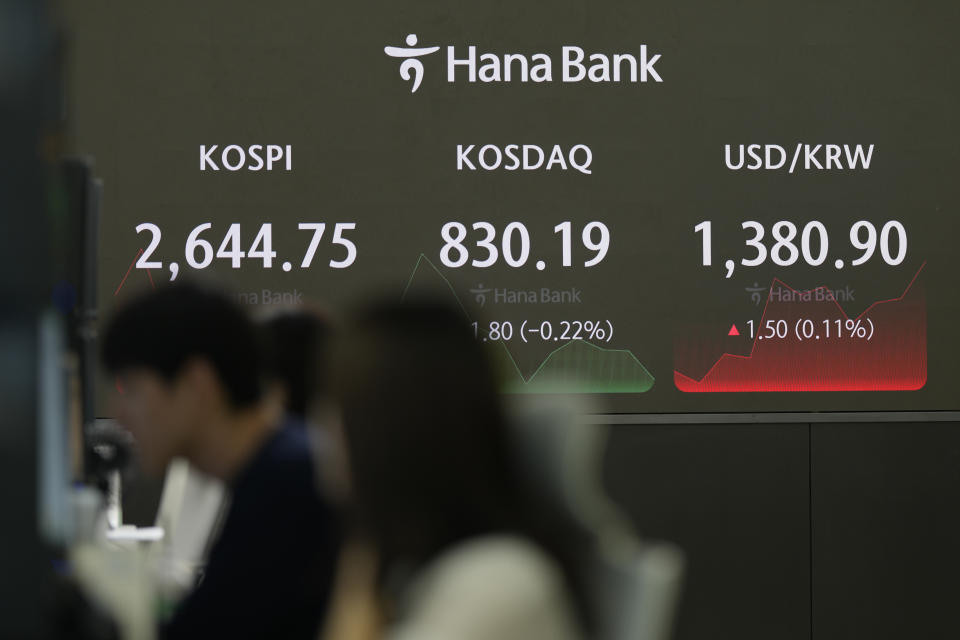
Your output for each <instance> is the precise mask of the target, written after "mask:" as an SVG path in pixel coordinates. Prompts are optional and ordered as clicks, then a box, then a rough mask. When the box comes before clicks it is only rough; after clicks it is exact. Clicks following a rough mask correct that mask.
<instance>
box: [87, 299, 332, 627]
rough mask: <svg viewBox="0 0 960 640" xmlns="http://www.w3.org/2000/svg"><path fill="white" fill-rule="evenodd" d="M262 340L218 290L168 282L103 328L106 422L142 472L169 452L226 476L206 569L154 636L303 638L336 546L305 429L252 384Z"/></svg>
mask: <svg viewBox="0 0 960 640" xmlns="http://www.w3.org/2000/svg"><path fill="white" fill-rule="evenodd" d="M265 359H266V354H265V353H264V347H263V340H262V335H261V334H260V333H258V330H257V328H256V327H255V325H254V324H253V323H252V321H251V320H250V319H249V318H248V317H247V316H246V314H245V313H244V312H243V311H242V310H241V309H240V308H239V307H238V306H236V305H235V304H234V303H233V302H231V301H230V300H229V298H228V297H227V296H226V295H224V294H222V293H219V292H216V291H213V290H211V289H207V288H204V287H201V286H198V285H195V284H189V283H178V284H176V285H170V286H167V287H164V288H161V289H158V290H157V291H155V292H149V293H147V294H145V295H142V296H141V297H139V298H137V299H135V300H133V301H132V302H131V303H129V304H128V305H126V306H125V307H123V308H121V309H120V310H119V311H118V312H117V314H116V315H115V316H114V318H113V319H112V320H111V322H110V323H109V324H108V326H107V328H106V331H105V333H104V336H103V361H104V364H105V365H106V367H107V369H109V370H110V371H111V372H112V373H113V374H115V375H116V377H117V385H118V391H120V393H119V395H117V396H116V416H117V420H118V421H119V422H120V423H121V424H122V425H124V426H125V427H126V428H128V429H129V430H130V431H131V433H132V434H133V436H134V438H135V440H136V442H137V445H138V452H139V454H140V456H141V458H142V462H143V466H144V468H145V470H147V471H148V472H153V473H161V472H162V471H163V470H164V468H165V467H166V466H167V464H168V463H169V462H170V461H171V460H172V459H173V458H174V457H182V458H184V459H186V460H187V461H188V462H189V463H190V464H191V465H193V466H194V467H196V468H197V469H199V470H200V471H202V472H204V473H206V474H209V475H210V476H213V477H215V478H218V479H220V480H222V481H224V482H225V483H226V484H227V486H228V487H229V489H230V491H231V503H230V506H229V510H228V512H227V514H226V517H225V519H224V523H223V526H222V529H221V531H220V534H219V536H218V537H217V539H216V541H215V542H214V544H213V547H212V549H211V551H210V555H209V559H208V562H207V565H206V571H205V573H204V576H203V579H202V580H201V582H200V583H199V585H198V586H196V588H195V589H194V590H193V591H192V592H191V593H190V594H188V595H187V596H186V597H185V598H184V600H183V601H182V602H181V603H180V604H179V606H178V607H177V608H176V609H175V611H174V612H173V615H172V618H171V619H170V620H169V621H168V622H167V623H166V624H164V625H163V626H162V628H161V637H164V638H171V639H176V638H220V637H224V638H226V637H229V638H312V637H315V634H316V629H317V628H318V627H319V625H320V624H321V623H322V618H323V615H324V613H325V608H326V605H327V600H328V596H329V593H330V587H331V582H332V577H333V575H334V566H335V560H336V555H337V553H338V551H337V539H338V536H337V533H336V527H335V523H334V518H333V515H332V511H331V509H330V508H329V507H328V506H327V505H326V504H325V503H324V501H323V500H322V499H321V498H320V497H319V494H318V492H317V490H316V488H315V473H314V466H313V462H312V460H311V456H310V451H309V445H308V442H307V438H306V430H305V429H304V428H303V427H302V426H300V425H298V424H297V421H296V420H295V419H293V418H289V417H285V416H284V412H283V407H282V402H281V401H280V400H279V399H278V398H277V397H275V396H273V395H270V394H265V393H264V391H263V380H262V377H263V374H264V363H265Z"/></svg>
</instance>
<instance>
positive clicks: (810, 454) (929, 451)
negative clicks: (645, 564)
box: [606, 423, 960, 640]
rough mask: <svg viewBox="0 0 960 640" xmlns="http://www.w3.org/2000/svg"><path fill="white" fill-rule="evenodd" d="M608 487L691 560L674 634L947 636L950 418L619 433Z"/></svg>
mask: <svg viewBox="0 0 960 640" xmlns="http://www.w3.org/2000/svg"><path fill="white" fill-rule="evenodd" d="M610 444H611V446H610V448H609V452H608V456H607V461H606V482H607V486H608V488H609V490H610V492H611V494H612V495H613V497H614V498H616V499H617V500H618V501H619V502H620V503H621V504H622V505H623V506H624V508H625V509H626V510H627V511H628V512H629V513H630V515H631V516H632V518H633V519H634V521H635V522H636V523H637V526H638V527H639V528H640V530H641V532H643V533H644V534H645V535H646V536H648V537H652V538H661V539H666V540H671V541H674V542H676V543H678V544H679V545H680V546H682V547H683V548H684V550H685V551H686V553H687V556H688V561H689V567H688V576H687V583H686V585H685V591H684V596H683V601H682V603H681V609H680V613H679V619H678V621H677V629H676V636H675V637H676V638H677V640H702V639H705V638H709V639H711V640H720V639H724V638H730V639H736V640H750V639H754V638H755V639H757V640H771V639H776V640H792V639H794V638H797V639H799V638H814V639H815V640H834V639H837V640H840V639H843V640H847V639H850V638H870V639H871V640H879V639H883V638H891V639H893V638H897V639H902V638H924V639H925V640H926V639H930V638H957V637H960V617H958V616H957V615H956V614H955V613H954V609H955V607H954V606H953V605H954V603H955V602H956V600H957V595H958V594H960V589H958V587H957V584H956V580H955V576H956V575H958V574H960V551H958V550H957V544H956V541H957V540H958V539H960V515H958V511H957V505H960V429H958V425H957V424H953V423H917V424H905V423H896V424H893V423H886V424H862V423H859V424H858V423H848V424H814V425H809V424H774V425H765V424H751V425H732V424H724V425H617V426H613V427H612V434H611V443H610Z"/></svg>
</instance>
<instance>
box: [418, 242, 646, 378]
mask: <svg viewBox="0 0 960 640" xmlns="http://www.w3.org/2000/svg"><path fill="white" fill-rule="evenodd" d="M421 269H430V270H431V271H432V272H433V273H434V274H435V275H436V276H438V277H439V278H440V280H441V281H442V283H443V286H444V287H445V288H446V289H447V290H448V291H449V292H450V294H451V295H452V296H453V299H454V300H456V303H457V306H459V307H460V309H461V310H462V311H463V313H464V315H465V316H466V317H467V318H468V319H470V320H472V318H471V317H470V313H469V311H467V308H466V307H465V306H464V304H463V302H462V301H461V300H460V296H459V295H457V292H456V290H455V289H454V288H453V285H452V284H450V281H449V280H448V279H447V277H446V276H444V275H443V273H442V272H441V271H440V270H439V269H438V268H437V266H436V265H435V264H433V262H432V261H431V260H430V259H429V258H428V257H427V256H426V255H425V254H423V253H421V254H420V256H419V258H417V262H416V264H415V265H414V267H413V270H412V271H411V272H410V277H409V278H408V279H407V284H406V286H405V287H404V288H403V293H402V294H401V296H400V298H401V300H402V299H404V298H406V297H407V294H408V293H409V291H410V288H411V286H412V285H413V283H414V280H415V278H416V277H417V274H418V273H420V271H421ZM491 357H492V359H493V361H494V366H495V367H496V368H497V369H498V370H499V372H500V374H501V376H502V379H503V380H504V383H505V385H504V386H505V389H504V390H505V391H506V392H508V393H646V392H647V391H649V390H650V389H651V388H653V385H654V382H655V380H656V379H655V378H654V376H653V375H652V374H651V373H650V372H649V371H648V370H647V368H646V367H645V366H644V365H643V363H641V362H640V360H639V359H638V358H637V356H636V355H635V354H634V353H633V352H632V351H629V350H627V349H607V348H605V347H601V346H598V345H595V344H593V343H592V342H589V341H587V340H571V341H569V342H566V343H564V344H563V345H562V346H560V347H557V348H556V349H554V350H553V351H551V352H550V353H549V354H548V355H547V356H546V357H545V358H544V359H543V360H542V361H541V362H540V364H539V366H538V367H537V368H536V369H535V370H534V371H533V373H531V374H530V375H529V376H525V375H524V374H523V371H522V370H521V368H520V365H519V364H518V363H517V359H516V358H515V357H514V355H513V353H512V352H511V351H510V348H509V346H508V345H507V343H506V342H504V341H503V340H496V341H494V342H493V343H492V349H491Z"/></svg>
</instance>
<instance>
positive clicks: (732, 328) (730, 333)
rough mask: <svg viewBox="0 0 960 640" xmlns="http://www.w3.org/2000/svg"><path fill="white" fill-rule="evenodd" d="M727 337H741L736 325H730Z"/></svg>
mask: <svg viewBox="0 0 960 640" xmlns="http://www.w3.org/2000/svg"><path fill="white" fill-rule="evenodd" d="M727 335H728V336H738V335H740V332H739V331H737V325H735V324H732V325H730V331H727Z"/></svg>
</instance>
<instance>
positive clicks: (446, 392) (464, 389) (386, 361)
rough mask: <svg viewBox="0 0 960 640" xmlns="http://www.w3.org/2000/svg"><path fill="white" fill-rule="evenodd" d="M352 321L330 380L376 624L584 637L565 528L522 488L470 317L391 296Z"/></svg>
mask: <svg viewBox="0 0 960 640" xmlns="http://www.w3.org/2000/svg"><path fill="white" fill-rule="evenodd" d="M346 326H347V327H348V328H347V329H346V330H345V331H344V332H343V335H342V336H341V337H340V340H339V344H338V345H337V346H336V347H335V348H334V354H335V355H334V358H333V369H332V371H333V374H332V377H331V383H332V388H333V390H334V395H335V402H336V404H337V406H338V408H339V412H340V421H341V425H342V429H343V436H344V441H345V448H346V459H347V464H348V466H349V476H350V485H351V492H352V498H353V502H354V506H355V511H356V513H355V516H356V524H357V531H358V532H359V534H360V536H361V537H362V538H363V539H365V540H366V541H367V542H368V549H369V551H370V553H368V554H366V556H365V557H366V558H367V562H366V563H360V564H361V565H363V564H365V566H368V567H370V569H371V577H372V579H371V582H372V585H371V589H370V592H371V595H372V598H371V602H373V607H372V609H373V611H374V612H375V613H374V616H375V617H376V618H377V619H378V622H382V625H381V627H380V632H372V633H370V635H380V636H381V637H387V638H391V639H396V640H400V639H403V640H407V639H410V640H413V639H414V638H416V639H418V640H427V639H432V638H437V639H438V640H439V639H440V638H443V639H444V640H449V639H453V638H456V639H458V640H462V639H476V640H481V639H487V638H490V639H491V640H492V639H496V640H511V639H513V638H516V639H518V640H520V639H523V640H539V639H541V638H542V639H543V640H567V639H571V640H572V639H577V638H580V637H581V636H582V630H583V629H584V628H585V625H586V622H587V621H586V619H585V618H586V616H584V615H582V611H583V608H582V607H580V606H579V603H580V602H581V601H582V598H581V597H580V593H579V588H578V585H577V580H576V577H575V575H574V571H573V569H572V568H573V566H574V563H573V562H571V559H572V557H571V555H570V553H569V551H570V546H569V543H570V539H569V538H568V537H567V536H566V534H565V533H563V531H564V529H563V527H562V525H561V524H560V521H559V520H558V519H554V518H552V517H551V516H550V515H549V514H548V513H546V511H545V510H544V509H543V508H542V507H541V506H540V505H538V504H536V503H535V501H533V500H531V499H529V498H528V496H527V492H526V491H525V489H524V487H523V486H522V485H523V483H522V482H521V480H520V475H519V474H518V473H517V469H516V468H515V464H514V459H515V458H514V456H513V455H512V452H511V448H510V437H509V433H508V429H507V423H506V420H505V417H504V413H503V410H502V408H501V405H500V402H499V398H498V388H497V383H496V378H495V376H494V374H493V371H492V370H491V367H490V364H489V363H488V361H487V358H486V357H485V353H484V351H483V347H482V346H481V345H480V344H479V343H478V341H477V340H476V339H475V338H474V335H473V331H472V329H471V327H470V326H469V324H468V322H467V320H466V316H465V314H464V313H463V312H462V311H461V310H460V309H458V308H450V307H448V306H445V305H442V304H438V303H435V302H430V301H414V302H403V303H399V302H398V303H385V304H379V305H374V306H371V307H369V308H367V309H365V310H363V311H361V312H360V313H358V314H355V315H354V317H353V318H352V319H351V320H350V321H349V322H347V323H346ZM354 559H356V557H354ZM345 565H346V566H349V565H350V562H349V561H347V562H346V563H345ZM348 581H349V579H348ZM353 584H354V585H355V584H356V581H355V580H354V582H353ZM354 611H356V609H354ZM334 615H336V614H334Z"/></svg>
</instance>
